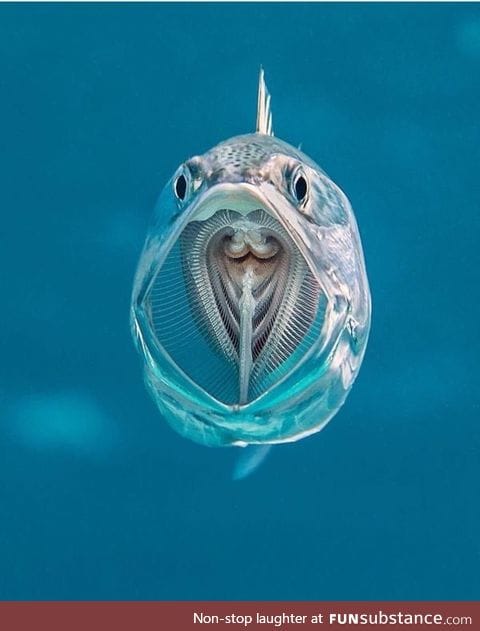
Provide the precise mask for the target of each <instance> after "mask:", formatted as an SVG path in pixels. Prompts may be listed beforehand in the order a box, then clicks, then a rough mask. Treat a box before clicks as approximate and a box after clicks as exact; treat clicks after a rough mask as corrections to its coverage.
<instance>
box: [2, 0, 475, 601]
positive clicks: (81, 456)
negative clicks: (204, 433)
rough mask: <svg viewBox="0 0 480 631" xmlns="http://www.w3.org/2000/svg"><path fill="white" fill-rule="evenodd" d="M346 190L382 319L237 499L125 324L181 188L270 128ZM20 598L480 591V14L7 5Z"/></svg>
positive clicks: (6, 180) (6, 275) (220, 461)
mask: <svg viewBox="0 0 480 631" xmlns="http://www.w3.org/2000/svg"><path fill="white" fill-rule="evenodd" d="M260 63H262V64H263V65H264V67H265V69H266V74H267V80H268V84H269V88H270V91H271V93H272V96H273V112H274V128H275V131H276V133H277V135H278V136H280V137H282V138H284V139H285V140H287V141H290V142H292V143H293V144H299V143H302V146H303V149H304V150H305V151H306V152H307V153H309V154H311V155H312V157H314V158H315V159H316V160H317V161H318V162H319V163H320V164H321V165H322V166H323V167H324V168H325V170H326V171H327V172H328V173H329V174H330V175H331V176H332V177H333V178H334V179H335V181H336V182H337V183H338V184H339V185H340V186H341V187H342V188H343V189H344V190H345V191H346V192H347V194H348V195H349V197H350V199H351V201H352V204H353V206H354V208H355V211H356V215H357V219H358V222H359V225H360V230H361V234H362V238H363V243H364V249H365V253H366V260H367V267H368V272H369V278H370V282H371V288H372V295H373V301H374V318H373V326H372V334H371V341H370V344H369V347H368V350H367V354H366V358H365V362H364V365H363V368H362V371H361V373H360V377H359V379H358V381H357V383H356V384H355V386H354V389H353V391H352V393H351V396H350V397H349V399H348V401H347V403H346V405H345V407H344V408H343V409H342V410H341V412H340V413H339V414H338V416H337V417H336V418H335V419H334V420H333V421H332V422H331V424H330V425H329V426H328V427H327V428H326V429H325V430H324V431H323V432H322V433H321V434H319V435H317V436H316V437H314V438H311V439H308V440H304V441H302V442H300V443H298V444H295V445H288V446H284V447H279V448H277V449H275V450H274V451H273V453H272V455H271V456H270V458H269V459H268V460H267V462H266V463H265V464H264V465H263V466H262V468H261V469H260V470H259V471H258V472H257V473H256V474H255V475H254V476H252V477H251V478H249V479H247V480H245V481H243V482H232V481H231V479H230V476H231V471H232V469H233V460H234V456H233V454H232V452H231V451H229V450H213V449H207V448H202V447H200V446H197V445H195V444H193V443H190V442H189V441H187V440H184V439H181V438H180V437H178V436H177V435H176V434H174V433H173V432H172V431H171V430H170V429H169V428H168V427H167V425H166V424H165V423H164V422H163V421H162V419H161V418H160V417H159V415H158V413H157V411H156V409H155V408H154V405H153V403H152V402H151V401H150V399H149V397H148V394H147V392H146V391H145V389H144V387H143V384H142V378H141V370H140V363H139V360H138V358H137V356H136V354H135V352H134V349H133V346H132V343H131V340H130V333H129V328H128V312H129V299H130V290H131V282H132V275H133V272H134V268H135V265H136V260H137V257H138V254H139V251H140V248H141V245H142V241H143V238H144V234H145V230H146V226H147V223H148V219H149V215H150V211H151V209H152V207H153V205H154V203H155V200H156V197H157V194H158V192H159V191H160V190H161V188H162V187H163V185H164V183H165V181H166V180H167V179H168V177H169V176H170V175H171V173H172V172H173V170H174V169H175V168H176V166H177V165H178V164H179V163H180V162H181V161H183V160H184V159H185V158H186V157H189V156H191V155H193V154H196V153H200V152H203V151H205V150H206V149H208V148H209V147H210V146H212V145H213V144H215V143H217V142H218V141H220V140H222V139H225V138H228V137H230V136H233V135H236V134H240V133H244V132H248V131H251V130H252V129H253V125H254V119H255V105H256V82H257V74H258V68H259V65H260ZM0 95H1V98H0V121H1V134H0V144H1V151H0V174H1V175H0V179H1V229H0V232H1V247H0V270H1V272H0V273H1V286H2V303H1V315H0V325H1V335H0V353H1V358H2V361H1V379H0V402H1V417H0V564H1V571H0V598H3V599H7V598H8V599H277V600H280V599H468V598H470V599H475V598H476V599H478V598H479V597H480V509H479V497H480V425H479V423H480V407H479V374H480V371H479V363H478V355H479V350H480V342H479V340H480V337H479V322H480V311H479V304H480V303H479V286H480V278H479V269H480V260H479V259H480V257H479V241H480V230H479V228H480V225H479V224H480V203H479V200H480V176H479V166H480V108H479V101H480V7H479V6H478V5H476V4H465V5H462V4H442V5H435V4H429V3H428V4H423V5H415V4H405V5H395V4H388V5H382V4H376V3H374V4H370V5H363V4H352V5H348V4H342V5H335V4H329V5H321V4H315V5H313V4H312V5H306V4H278V5H274V4H239V5H221V4H220V5H219V4H215V5H198V4H197V5H155V4H147V5H133V4H122V5H116V4H110V5H62V4H51V5H48V4H46V5H42V4H31V5H29V4H25V5H2V6H0Z"/></svg>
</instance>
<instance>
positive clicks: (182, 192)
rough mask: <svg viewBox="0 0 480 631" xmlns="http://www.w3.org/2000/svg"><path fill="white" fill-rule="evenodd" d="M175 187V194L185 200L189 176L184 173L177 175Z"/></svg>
mask: <svg viewBox="0 0 480 631" xmlns="http://www.w3.org/2000/svg"><path fill="white" fill-rule="evenodd" d="M173 188H174V190H175V195H176V196H177V198H178V199H179V200H180V201H182V202H183V200H184V199H185V197H186V195H187V178H186V177H185V176H184V175H183V173H180V175H179V176H178V177H177V179H176V180H175V184H174V186H173Z"/></svg>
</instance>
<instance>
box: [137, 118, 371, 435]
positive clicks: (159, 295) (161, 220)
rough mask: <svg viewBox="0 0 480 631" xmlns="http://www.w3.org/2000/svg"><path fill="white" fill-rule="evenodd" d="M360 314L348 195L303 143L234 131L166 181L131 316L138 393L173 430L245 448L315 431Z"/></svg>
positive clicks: (335, 405) (341, 373)
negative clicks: (143, 388)
mask: <svg viewBox="0 0 480 631" xmlns="http://www.w3.org/2000/svg"><path fill="white" fill-rule="evenodd" d="M267 118H268V117H267ZM270 119H271V117H270ZM181 178H184V179H185V182H184V181H183V180H182V179H181ZM179 183H180V184H181V186H179ZM184 184H185V186H184ZM183 193H184V195H183ZM370 317H371V299H370V292H369V287H368V281H367V276H366V270H365V262H364V258H363V252H362V247H361V243H360V237H359V233H358V228H357V224H356V221H355V217H354V214H353V211H352V209H351V206H350V203H349V201H348V199H347V197H346V196H345V194H344V193H343V192H342V191H341V190H340V189H339V188H338V186H337V185H336V184H334V182H333V181H332V180H331V179H330V178H329V177H328V176H327V175H326V174H325V173H324V172H323V171H322V169H321V168H320V167H319V166H318V165H316V163H315V162H314V161H313V160H312V159H311V158H309V157H308V156H307V155H305V154H304V153H303V152H302V151H300V150H298V149H296V148H294V147H292V146H291V145H289V144H287V143H285V142H283V141H282V140H280V139H278V138H275V137H273V136H272V135H270V134H266V133H258V132H257V133H254V134H247V135H244V136H238V137H235V138H232V139H230V140H228V141H225V142H222V143H220V144H219V145H217V146H215V147H214V148H212V149H211V150H209V151H208V152H207V153H205V154H204V155H202V156H195V157H193V158H190V159H189V160H187V161H186V162H185V163H184V164H183V165H181V166H180V167H179V169H178V170H177V171H176V172H175V174H174V175H173V177H172V179H171V180H170V181H169V182H168V183H167V185H166V186H165V189H164V191H163V192H162V194H161V196H160V198H159V201H158V203H157V206H156V209H155V213H154V219H153V222H152V225H151V228H150V230H149V234H148V236H147V240H146V243H145V247H144V250H143V252H142V255H141V258H140V261H139V265H138V268H137V273H136V277H135V282H134V289H133V296H132V310H131V321H132V332H133V336H134V340H135V342H136V345H137V349H138V351H139V353H140V355H141V356H142V358H143V361H144V373H145V381H146V384H147V388H148V389H149V391H150V393H151V394H152V396H153V398H154V400H155V402H156V404H157V406H158V408H159V410H160V411H161V412H162V414H163V416H164V418H165V419H166V420H167V421H168V422H169V423H170V424H171V425H172V427H174V429H175V430H176V431H178V432H179V433H181V434H182V435H183V436H185V437H188V438H190V439H192V440H194V441H196V442H198V443H201V444H204V445H209V446H228V445H239V446H245V445H248V444H275V443H282V442H292V441H296V440H299V439H301V438H303V437H305V436H308V435H310V434H313V433H315V432H318V431H320V430H321V429H322V428H323V427H324V426H325V424H326V423H327V422H328V421H329V420H330V419H331V418H332V417H333V416H334V415H335V414H336V413H337V411H338V410H339V409H340V407H341V405H342V404H343V402H344V401H345V399H346V397H347V395H348V392H349V391H350V388H351V386H352V384H353V382H354V380H355V378H356V376H357V374H358V371H359V368H360V365H361V362H362V359H363V356H364V352H365V348H366V344H367V340H368V334H369V328H370ZM182 344H183V345H184V346H185V350H182V348H181V347H182ZM196 356H197V359H195V357H196ZM198 358H200V359H198Z"/></svg>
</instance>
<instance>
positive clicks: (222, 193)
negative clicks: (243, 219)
mask: <svg viewBox="0 0 480 631" xmlns="http://www.w3.org/2000/svg"><path fill="white" fill-rule="evenodd" d="M226 208H228V209H230V210H234V211H236V212H237V213H240V214H241V215H245V216H246V215H248V214H249V213H250V212H252V211H254V210H258V209H259V208H261V209H263V210H265V211H266V212H268V213H269V214H270V215H275V216H276V215H277V213H276V212H275V209H274V208H273V206H272V205H271V204H270V203H269V201H268V199H267V198H266V197H265V195H264V194H263V193H262V191H261V190H260V189H259V187H258V186H255V185H253V184H248V183H246V182H241V183H235V184H232V183H222V184H217V185H215V186H213V187H212V188H209V189H208V190H207V191H205V192H203V193H201V194H200V195H199V197H198V198H197V199H196V200H195V201H194V202H193V203H192V204H191V206H190V208H189V209H188V219H189V221H203V220H205V219H209V218H210V217H212V216H213V215H214V214H215V213H216V212H217V211H219V210H223V209H226ZM276 218H277V219H278V217H276Z"/></svg>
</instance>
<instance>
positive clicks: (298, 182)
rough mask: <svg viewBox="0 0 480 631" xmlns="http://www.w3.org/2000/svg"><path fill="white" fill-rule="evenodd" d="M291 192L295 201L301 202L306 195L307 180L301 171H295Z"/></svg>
mask: <svg viewBox="0 0 480 631" xmlns="http://www.w3.org/2000/svg"><path fill="white" fill-rule="evenodd" d="M292 193H293V196H294V197H295V199H296V200H297V202H299V203H300V204H302V203H303V202H304V201H305V200H306V199H307V197H308V181H307V178H306V177H305V175H304V173H303V172H302V171H300V172H297V173H296V174H295V176H294V177H293V181H292Z"/></svg>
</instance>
